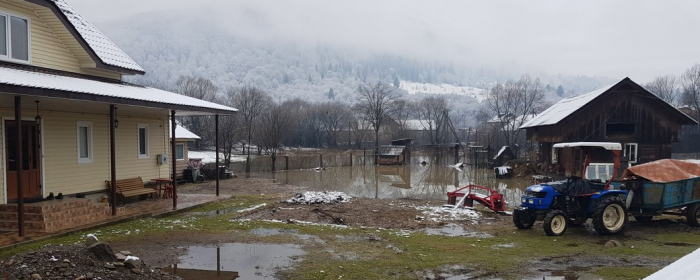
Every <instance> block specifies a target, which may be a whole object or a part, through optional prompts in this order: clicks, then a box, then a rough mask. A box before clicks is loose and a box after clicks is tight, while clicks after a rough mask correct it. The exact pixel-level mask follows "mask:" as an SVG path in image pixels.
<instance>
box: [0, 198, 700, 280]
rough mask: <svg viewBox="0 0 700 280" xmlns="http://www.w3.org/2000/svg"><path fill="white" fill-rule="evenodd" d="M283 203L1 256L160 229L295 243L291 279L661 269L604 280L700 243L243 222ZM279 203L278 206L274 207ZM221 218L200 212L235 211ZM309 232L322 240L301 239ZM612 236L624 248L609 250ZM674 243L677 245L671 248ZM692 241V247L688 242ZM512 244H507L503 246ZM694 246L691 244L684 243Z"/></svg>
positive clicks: (119, 228)
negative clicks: (610, 261) (537, 267)
mask: <svg viewBox="0 0 700 280" xmlns="http://www.w3.org/2000/svg"><path fill="white" fill-rule="evenodd" d="M275 202H276V201H274V199H272V198H266V197H264V196H238V197H235V198H232V199H227V200H222V201H218V202H215V203H210V204H207V205H204V206H202V207H198V208H195V209H192V210H191V211H188V212H185V213H181V214H177V215H173V216H169V217H163V218H148V219H141V220H134V221H130V222H126V223H121V224H116V225H112V226H107V227H103V228H100V229H96V230H92V231H89V232H78V233H74V234H71V235H68V236H65V237H60V238H51V239H48V240H43V241H39V242H34V243H31V244H27V245H22V246H19V247H17V248H14V249H9V250H3V251H2V252H0V259H2V258H7V257H9V256H11V255H13V254H16V253H18V252H22V251H29V250H34V249H36V248H39V247H41V246H44V245H46V244H72V243H76V242H83V240H84V236H85V234H87V233H96V234H97V236H98V237H99V238H100V240H102V241H107V242H111V241H123V240H125V239H128V238H135V237H136V238H149V237H150V236H153V235H157V234H177V233H178V232H197V233H198V234H214V235H216V234H226V236H235V240H236V242H260V243H277V244H282V243H295V244H300V245H301V246H302V248H303V249H304V250H305V251H306V254H305V255H304V256H302V257H301V258H300V259H299V261H298V263H297V264H296V266H295V267H294V268H293V269H291V270H286V271H281V272H280V276H282V277H285V278H291V279H339V278H340V279H386V278H399V279H416V278H424V276H425V275H424V274H423V273H425V272H428V271H433V272H435V273H436V275H437V274H439V273H440V272H449V270H450V268H449V267H453V266H454V267H463V268H465V270H466V271H471V272H470V273H471V274H472V277H497V278H503V279H518V278H522V277H523V276H527V275H524V274H523V273H528V272H529V270H525V271H524V270H523V267H527V266H528V265H529V264H530V263H531V262H532V261H534V260H540V259H542V258H551V259H552V260H554V261H556V260H557V258H560V259H564V258H567V259H572V258H576V257H586V258H589V259H595V258H597V257H599V256H600V257H613V258H618V259H622V258H631V259H645V260H648V263H657V264H659V265H657V266H645V267H633V265H638V264H636V263H635V262H634V261H632V262H630V263H629V266H622V267H620V266H610V267H602V268H597V269H591V270H588V271H583V272H580V275H585V276H586V277H588V276H590V277H592V278H604V279H638V278H643V277H645V276H647V275H649V274H651V273H653V272H654V271H656V270H658V269H659V268H660V267H659V266H661V265H662V264H665V263H669V262H672V261H673V260H675V259H678V258H680V257H682V256H683V255H685V254H687V253H690V252H691V251H693V250H694V249H696V248H697V247H698V246H700V238H697V233H696V232H694V231H693V232H677V233H664V234H649V235H645V236H643V238H632V237H626V236H619V237H618V236H600V235H595V234H589V233H588V232H587V231H586V230H585V229H583V228H571V229H570V230H569V231H567V233H566V235H564V236H559V237H551V236H546V235H545V234H544V233H543V232H542V230H539V229H533V230H516V229H515V228H513V230H512V231H511V230H508V231H507V232H501V233H499V234H498V235H497V236H495V237H490V238H476V237H447V236H440V235H427V234H424V233H420V232H410V233H409V234H408V235H406V236H404V235H403V234H402V232H401V231H395V230H380V229H373V228H345V227H337V226H330V225H303V224H287V223H281V222H273V221H245V220H236V219H237V218H238V217H240V216H241V215H242V214H241V213H238V212H237V211H235V210H236V209H245V208H249V207H252V206H255V205H260V204H262V203H268V204H273V203H275ZM268 207H272V206H268ZM230 209H234V211H229V212H226V213H224V214H220V215H198V214H193V213H201V212H210V211H216V210H230ZM259 228H263V229H264V228H267V229H289V230H293V232H295V234H279V235H270V236H258V235H255V234H253V233H251V230H252V229H259ZM302 235H309V236H314V237H315V238H313V239H309V238H302ZM610 239H616V240H619V241H620V242H621V243H622V245H623V246H621V247H605V246H604V244H605V242H606V241H608V240H610ZM668 243H673V244H676V245H668ZM686 243H687V244H686ZM504 244H507V245H506V246H503V245H504ZM685 245H689V246H685Z"/></svg>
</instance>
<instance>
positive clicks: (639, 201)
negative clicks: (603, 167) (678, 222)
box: [613, 159, 700, 227]
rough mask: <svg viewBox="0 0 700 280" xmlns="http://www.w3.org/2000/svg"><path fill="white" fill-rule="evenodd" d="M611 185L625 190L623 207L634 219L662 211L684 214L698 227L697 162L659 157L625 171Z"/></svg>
mask: <svg viewBox="0 0 700 280" xmlns="http://www.w3.org/2000/svg"><path fill="white" fill-rule="evenodd" d="M613 187H614V188H616V189H620V190H627V191H628V192H629V195H628V197H627V202H626V206H627V208H628V211H629V214H630V215H632V216H634V218H635V219H636V220H637V221H641V222H644V221H650V220H652V219H653V217H654V216H657V215H661V214H672V215H683V216H686V217H687V219H688V224H689V225H691V226H696V227H698V226H700V164H698V163H695V162H690V161H683V160H674V159H662V160H657V161H653V162H649V163H645V164H640V165H637V166H633V167H630V168H628V169H627V170H625V172H624V173H623V174H622V176H621V177H620V180H619V181H616V182H613Z"/></svg>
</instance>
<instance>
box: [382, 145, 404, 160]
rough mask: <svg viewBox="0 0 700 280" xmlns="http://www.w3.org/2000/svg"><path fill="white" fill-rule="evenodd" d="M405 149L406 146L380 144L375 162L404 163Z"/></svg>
mask: <svg viewBox="0 0 700 280" xmlns="http://www.w3.org/2000/svg"><path fill="white" fill-rule="evenodd" d="M406 150H407V149H406V146H398V145H384V146H380V147H379V157H378V159H377V163H378V164H381V165H392V164H404V163H405V162H406Z"/></svg>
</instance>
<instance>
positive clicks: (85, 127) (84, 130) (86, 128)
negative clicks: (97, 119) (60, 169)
mask: <svg viewBox="0 0 700 280" xmlns="http://www.w3.org/2000/svg"><path fill="white" fill-rule="evenodd" d="M88 162H92V123H89V122H78V163H88Z"/></svg>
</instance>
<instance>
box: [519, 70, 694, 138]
mask: <svg viewBox="0 0 700 280" xmlns="http://www.w3.org/2000/svg"><path fill="white" fill-rule="evenodd" d="M625 84H628V85H631V86H633V87H636V88H637V89H638V90H640V91H642V92H644V93H646V94H649V95H651V96H653V97H655V98H656V99H657V100H658V101H659V102H660V103H661V104H662V106H664V107H666V108H667V109H669V110H671V111H672V112H675V113H676V114H678V115H680V116H681V117H682V118H684V119H686V120H687V121H688V123H697V122H696V121H695V120H694V119H693V118H691V117H689V116H688V115H686V114H685V113H683V112H681V111H680V110H678V109H677V108H675V107H673V106H672V105H671V104H669V103H668V102H666V101H664V100H663V99H661V98H659V97H658V96H657V95H656V94H654V93H652V92H650V91H648V90H646V89H645V88H644V87H642V86H640V85H639V84H637V83H635V82H634V81H632V80H631V79H630V78H624V79H622V80H621V81H620V82H618V83H616V84H613V85H609V86H605V87H603V88H600V89H597V90H594V91H591V92H589V93H585V94H581V95H577V96H572V97H568V98H564V99H562V100H560V101H559V102H557V103H555V104H554V105H552V106H551V107H549V108H547V110H544V112H542V113H540V114H538V115H537V116H535V117H534V118H532V119H531V120H529V121H527V122H526V123H524V124H523V125H522V126H520V129H524V128H530V127H537V126H545V125H554V124H558V123H559V122H561V121H563V120H564V119H566V118H568V117H569V116H571V115H572V114H574V113H575V112H577V111H578V110H580V109H581V108H583V107H585V106H586V105H587V104H589V103H591V102H592V101H593V100H596V99H597V98H599V97H601V96H603V95H605V94H606V93H608V92H612V91H613V90H615V89H617V88H619V87H620V86H622V85H625Z"/></svg>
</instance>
